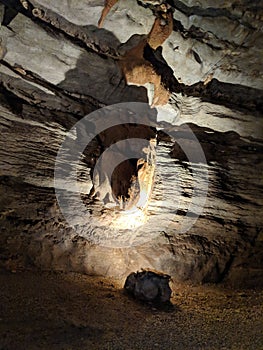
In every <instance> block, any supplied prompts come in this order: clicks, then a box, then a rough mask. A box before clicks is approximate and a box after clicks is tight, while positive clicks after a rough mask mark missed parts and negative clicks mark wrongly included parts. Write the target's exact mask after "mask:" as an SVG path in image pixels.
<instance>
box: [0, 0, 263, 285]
mask: <svg viewBox="0 0 263 350" xmlns="http://www.w3.org/2000/svg"><path fill="white" fill-rule="evenodd" d="M165 3H166V4H169V8H170V10H171V12H170V13H172V16H173V18H172V24H173V28H172V29H173V30H172V32H171V33H170V31H169V35H168V36H167V38H166V40H165V41H164V42H162V43H161V46H158V45H157V46H158V47H156V46H154V45H151V42H154V43H155V42H158V41H155V40H153V41H150V42H147V39H146V38H147V36H148V35H149V33H150V32H151V29H152V28H153V25H154V23H155V21H156V17H157V16H158V13H159V12H158V11H157V6H160V2H156V3H155V2H153V1H139V2H138V3H137V2H136V1H134V0H119V1H118V2H116V4H115V5H114V6H113V7H112V8H111V10H110V12H109V13H108V14H107V16H106V18H105V20H104V23H103V28H98V26H97V23H98V20H99V18H100V15H101V12H102V9H103V7H104V1H103V0H80V1H78V2H76V1H70V0H61V1H50V0H32V1H26V0H25V1H18V0H12V1H10V0H8V1H7V0H1V1H0V13H1V19H2V26H1V28H0V31H1V42H0V57H1V61H0V63H1V65H0V96H1V104H0V111H1V114H0V129H1V138H0V193H1V197H0V222H1V236H0V262H1V266H4V267H6V268H9V269H11V270H17V269H19V268H21V269H22V268H23V267H24V266H28V265H30V266H32V265H34V266H37V267H41V268H43V269H56V270H64V271H79V272H83V273H89V274H97V275H104V276H111V277H113V278H115V279H121V280H124V279H125V277H126V276H127V275H128V274H129V273H130V272H131V271H137V270H140V269H141V268H144V269H155V270H158V271H161V272H163V273H165V274H169V275H171V276H172V278H173V279H174V280H175V281H176V280H178V281H191V282H193V283H200V282H221V281H224V282H228V283H230V284H233V285H247V286H258V285H262V284H263V283H262V282H263V279H262V266H263V265H262V263H263V255H262V251H263V250H262V248H263V237H262V229H263V219H262V217H263V216H262V204H263V203H262V188H263V176H262V175H263V157H262V151H263V128H262V110H263V106H262V101H263V79H262V71H263V70H262V49H263V47H262V45H263V32H262V28H263V23H262V17H263V9H262V6H261V4H260V2H258V1H252V2H248V1H236V2H233V1H224V2H218V3H216V4H215V2H214V1H205V0H202V1H190V0H181V1H177V0H169V1H167V2H165ZM7 9H9V11H7ZM10 9H12V11H11V12H10ZM10 13H12V16H11V15H10ZM169 23H170V22H169ZM169 28H170V27H169ZM170 29H171V28H170ZM153 39H155V37H154V38H153ZM141 43H143V45H142V49H141V50H140V59H141V61H140V62H142V64H141V65H140V69H139V70H138V71H136V74H135V78H134V80H133V81H131V80H130V82H129V79H127V76H126V77H125V67H126V68H127V66H128V63H131V62H134V61H132V60H130V59H129V57H130V56H129V52H134V51H136V52H137V51H138V50H137V49H138V47H141V46H140V45H141ZM127 57H128V61H127V62H126V63H125V60H127ZM136 57H137V58H138V55H137V56H136ZM123 62H124V63H125V64H124V66H123ZM123 67H124V69H123ZM136 67H137V66H136ZM145 67H146V70H145ZM149 72H150V73H151V74H149ZM126 73H127V72H126ZM150 75H151V76H150ZM148 77H149V79H148ZM151 77H154V79H151ZM153 84H154V85H155V86H153ZM158 89H159V91H158ZM115 104H118V105H117V107H116V106H115ZM135 105H136V106H137V107H136V108H139V110H138V109H136V108H135V107H133V106H135ZM150 105H152V106H153V107H154V108H150ZM138 106H139V107H138ZM135 109H136V110H135ZM93 113H95V114H93ZM96 113H99V114H100V116H101V121H102V122H101V125H100V129H99V128H98V123H97V122H96ZM125 113H126V114H128V117H127V115H126V114H125ZM86 115H88V117H87V119H85V125H84V127H79V128H78V127H76V128H75V125H77V124H76V123H78V122H80V121H82V120H83V118H84V117H85V116H86ZM111 117H112V118H115V119H114V120H118V121H119V124H118V126H116V125H114V127H113V125H112V124H110V120H111ZM129 118H133V119H129ZM134 118H135V119H134ZM79 125H81V126H82V125H83V124H79ZM74 128H75V129H74ZM105 130H108V134H107V131H105ZM131 138H133V139H136V140H137V141H136V142H135V143H136V144H137V146H138V149H140V151H142V155H143V156H142V157H141V156H137V155H136V156H134V157H132V156H131V157H130V158H131V159H130V160H127V159H125V157H126V156H127V152H128V151H127V150H129V152H128V154H129V155H132V154H133V153H132V151H131V150H130V148H129V147H130V146H131V144H132V143H131V142H130V141H128V140H129V139H131ZM65 139H66V140H68V144H67V143H66V147H65V148H64V149H63V152H64V153H63V152H62V153H61V154H62V158H60V161H61V162H60V163H59V162H58V154H59V150H61V145H62V144H63V142H64V141H65ZM78 139H81V140H89V142H88V143H87V144H86V147H84V146H85V145H84V146H83V144H82V143H81V144H77V143H76V140H78ZM151 139H155V140H156V143H157V145H156V151H155V157H156V165H155V174H154V185H153V188H152V189H151V192H152V195H151V199H150V201H149V203H147V213H146V214H145V213H143V214H141V213H140V212H138V211H135V212H132V213H130V212H129V213H126V212H125V211H123V212H121V208H117V209H116V208H111V207H107V206H105V202H103V201H102V200H101V198H98V199H97V200H94V198H92V192H93V190H94V188H95V190H96V188H97V192H98V188H99V189H100V190H102V189H103V190H105V193H104V194H105V196H108V199H110V197H109V196H110V195H111V194H112V193H111V191H110V189H111V188H113V194H114V195H116V196H117V197H118V196H119V197H120V196H121V194H122V193H123V194H126V195H127V194H128V193H130V192H129V188H130V187H131V185H132V183H136V186H137V187H136V186H135V187H136V188H137V190H138V191H139V192H140V189H141V188H142V187H143V185H141V186H140V181H139V180H140V179H141V184H142V179H145V178H147V176H146V175H145V174H146V173H145V171H144V170H145V169H146V168H147V165H148V164H149V163H147V156H146V153H147V152H146V153H145V150H146V149H147V147H146V148H145V144H144V143H143V142H141V141H138V140H144V141H147V142H148V143H149V141H150V140H151ZM83 142H84V141H83ZM118 142H122V144H121V147H119V148H118V149H119V150H120V149H121V150H122V153H123V154H124V156H123V155H122V157H120V158H119V161H117V160H116V159H117V156H116V157H113V158H112V161H109V159H110V158H107V160H108V161H109V164H111V165H112V167H113V165H114V164H115V163H116V167H115V168H114V169H115V171H114V172H113V177H111V178H110V177H108V178H106V179H107V180H105V181H104V183H103V181H101V180H100V179H99V180H98V182H97V183H96V181H97V180H96V176H94V177H93V175H94V174H96V169H97V168H96V165H98V164H100V163H99V162H100V160H103V157H104V158H105V157H106V156H107V154H108V153H107V149H108V148H110V146H111V145H112V144H115V143H118ZM140 142H141V143H140ZM82 146H83V147H82ZM67 147H68V148H67ZM81 147H82V149H81ZM72 149H73V150H74V151H75V153H74V154H75V155H76V158H74V159H73V158H71V156H72V154H71V153H70V152H69V150H71V151H72ZM78 152H79V153H78ZM77 155H79V158H78V157H77ZM111 155H113V153H112V154H111ZM140 158H142V159H143V161H141V162H138V160H139V159H140ZM122 161H123V162H122ZM114 162H115V163H114ZM145 162H146V163H145ZM56 169H59V171H60V170H61V171H62V172H59V174H60V175H59V176H58V177H57V178H56V176H55V175H56ZM74 176H75V178H76V179H77V180H76V184H77V186H75V184H74V183H73V182H72V179H73V178H74ZM133 176H134V177H133ZM54 177H55V180H56V181H55V182H54ZM134 178H135V179H136V181H137V182H136V181H135V182H132V179H134ZM94 185H96V186H94ZM55 188H56V190H55ZM146 188H147V186H146ZM95 192H96V191H95ZM146 192H147V191H146ZM59 196H61V198H62V199H63V201H64V202H63V203H66V204H67V205H65V206H64V207H63V208H62V206H61V200H62V199H60V197H59ZM105 196H104V197H103V198H105ZM116 196H115V197H116ZM112 198H114V196H113V197H112ZM139 198H142V196H141V197H140V196H139ZM109 202H110V200H109ZM119 204H120V203H119Z"/></svg>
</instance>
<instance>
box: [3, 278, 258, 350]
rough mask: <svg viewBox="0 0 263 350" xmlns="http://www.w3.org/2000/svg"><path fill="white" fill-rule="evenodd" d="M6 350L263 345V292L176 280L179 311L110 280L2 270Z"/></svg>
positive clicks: (174, 304) (175, 298) (252, 346)
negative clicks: (138, 297) (144, 299)
mask: <svg viewBox="0 0 263 350" xmlns="http://www.w3.org/2000/svg"><path fill="white" fill-rule="evenodd" d="M0 286H1V287H0V300H1V304H0V349H2V350H9V349H16V350H20V349H28V350H30V349H48V350H52V349H56V350H57V349H67V350H69V349H74V350H75V349H120V350H121V349H133V350H134V349H165V350H166V349H177V350H178V349H179V350H180V349H209V350H210V349H220V350H222V349H228V350H229V349H238V350H241V349H246V350H248V349H253V350H255V349H263V335H262V334H263V328H262V327H263V326H262V325H263V312H262V309H263V307H262V305H263V294H262V292H260V291H257V290H251V289H250V290H232V289H229V288H223V287H222V286H221V287H215V286H197V287H196V286H195V287H194V286H189V285H172V287H173V298H172V304H173V307H172V308H167V309H165V310H160V309H156V308H154V307H153V306H150V305H145V304H141V303H138V302H136V301H135V300H133V299H131V298H130V297H128V296H127V295H126V294H125V293H124V292H123V290H122V289H118V288H116V287H117V286H116V285H114V284H113V283H111V282H110V281H109V280H105V279H101V278H97V277H90V276H86V275H81V274H76V273H68V274H64V273H55V272H37V271H23V272H16V273H11V272H5V271H1V273H0Z"/></svg>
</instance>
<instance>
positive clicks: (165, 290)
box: [124, 270, 172, 303]
mask: <svg viewBox="0 0 263 350" xmlns="http://www.w3.org/2000/svg"><path fill="white" fill-rule="evenodd" d="M170 279H171V276H169V275H165V274H161V273H156V272H152V271H146V270H143V271H141V272H132V273H131V274H130V275H129V276H128V277H127V278H126V281H125V284H124V289H125V290H126V291H127V292H128V293H129V294H131V295H133V296H134V297H135V298H136V299H138V300H143V301H148V302H154V303H166V302H169V301H170V298H171V294H172V290H171V288H170V286H169V281H170Z"/></svg>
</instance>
